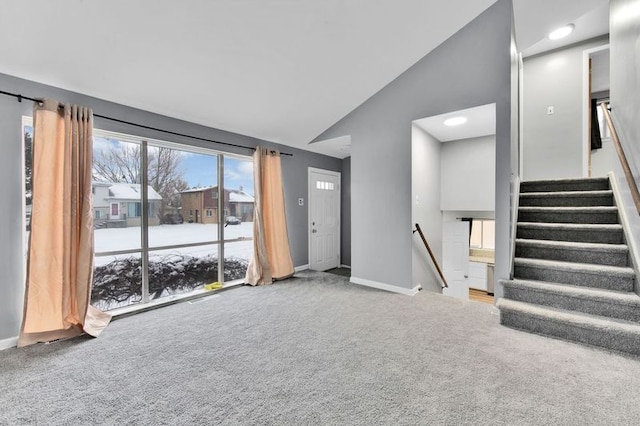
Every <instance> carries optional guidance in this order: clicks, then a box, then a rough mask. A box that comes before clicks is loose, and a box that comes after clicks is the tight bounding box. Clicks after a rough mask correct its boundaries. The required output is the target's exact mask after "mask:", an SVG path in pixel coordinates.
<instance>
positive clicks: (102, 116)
mask: <svg viewBox="0 0 640 426" xmlns="http://www.w3.org/2000/svg"><path fill="white" fill-rule="evenodd" d="M0 94H2V95H6V96H13V97H14V98H16V99H18V102H22V100H23V99H26V100H29V101H32V102H35V103H37V104H42V99H36V98H32V97H29V96H24V95H21V94H19V93H11V92H5V91H4V90H0ZM93 116H94V117H98V118H102V119H104V120H110V121H115V122H117V123H122V124H127V125H129V126H135V127H140V128H142V129H147V130H154V131H156V132H162V133H167V134H169V135H174V136H182V137H185V138H189V139H196V140H199V141H204V142H211V143H215V144H218V145H225V146H233V147H235V148H242V149H249V150H252V151H255V150H256V149H255V148H254V147H252V146H244V145H238V144H234V143H228V142H220V141H216V140H213V139H207V138H201V137H200V136H193V135H187V134H184V133H178V132H173V131H171V130H164V129H158V128H157V127H151V126H145V125H144V124H138V123H133V122H131V121H125V120H120V119H119V118H113V117H107V116H106V115H101V114H96V113H94V114H93ZM272 152H274V151H272ZM280 155H288V156H291V157H293V154H289V153H288V152H281V153H280Z"/></svg>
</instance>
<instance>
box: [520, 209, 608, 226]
mask: <svg viewBox="0 0 640 426" xmlns="http://www.w3.org/2000/svg"><path fill="white" fill-rule="evenodd" d="M518 221H519V222H543V223H581V224H589V223H592V224H616V223H618V214H617V212H606V213H586V212H580V213H574V212H527V211H520V212H519V213H518Z"/></svg>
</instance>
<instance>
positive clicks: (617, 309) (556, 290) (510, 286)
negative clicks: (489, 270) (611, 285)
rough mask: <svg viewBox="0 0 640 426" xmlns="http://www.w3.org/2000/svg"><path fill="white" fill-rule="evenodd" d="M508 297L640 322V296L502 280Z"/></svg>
mask: <svg viewBox="0 0 640 426" xmlns="http://www.w3.org/2000/svg"><path fill="white" fill-rule="evenodd" d="M501 283H502V285H503V286H504V289H505V297H506V298H507V299H511V300H516V301H519V302H525V303H531V304H537V305H544V306H551V307H554V308H558V309H564V310H568V311H576V312H583V313H588V314H591V315H598V316H603V317H611V318H617V319H622V320H625V321H632V322H638V323H640V296H638V295H637V294H635V293H634V292H618V291H611V290H603V289H597V288H589V287H581V286H573V285H568V284H559V283H550V282H541V281H530V280H519V279H514V280H501Z"/></svg>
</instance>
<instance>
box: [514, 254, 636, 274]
mask: <svg viewBox="0 0 640 426" xmlns="http://www.w3.org/2000/svg"><path fill="white" fill-rule="evenodd" d="M514 262H515V263H516V264H518V265H530V266H538V267H540V268H547V269H562V270H571V271H576V272H578V271H586V272H590V273H594V274H608V275H617V276H624V277H634V276H635V273H634V271H633V268H629V267H626V266H609V265H592V264H590V263H574V262H559V261H556V260H544V259H523V258H518V257H517V258H515V260H514Z"/></svg>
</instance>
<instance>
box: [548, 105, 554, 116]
mask: <svg viewBox="0 0 640 426" xmlns="http://www.w3.org/2000/svg"><path fill="white" fill-rule="evenodd" d="M553 113H554V109H553V105H550V106H548V107H547V115H553Z"/></svg>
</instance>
